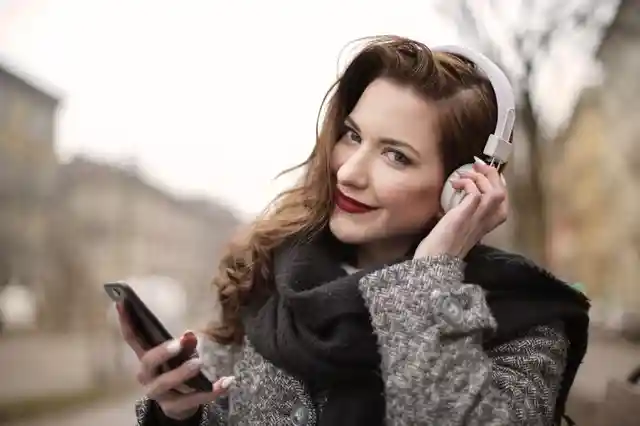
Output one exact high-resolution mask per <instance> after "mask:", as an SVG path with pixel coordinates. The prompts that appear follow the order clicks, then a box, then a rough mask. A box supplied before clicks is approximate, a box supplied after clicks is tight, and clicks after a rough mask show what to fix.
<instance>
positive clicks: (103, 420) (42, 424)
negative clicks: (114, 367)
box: [7, 394, 136, 426]
mask: <svg viewBox="0 0 640 426" xmlns="http://www.w3.org/2000/svg"><path fill="white" fill-rule="evenodd" d="M135 399H136V395H135V394H126V395H122V396H121V397H120V398H114V399H109V400H108V401H104V402H100V403H97V404H93V405H91V406H88V407H85V408H82V409H79V410H75V411H73V412H70V413H64V414H60V415H56V416H50V417H44V418H40V419H36V420H28V421H23V422H14V423H10V424H9V425H7V426H89V425H91V426H134V425H135V415H134V409H133V404H134V401H135Z"/></svg>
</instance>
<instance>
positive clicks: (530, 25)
mask: <svg viewBox="0 0 640 426" xmlns="http://www.w3.org/2000/svg"><path fill="white" fill-rule="evenodd" d="M619 3H620V1H619V0H605V1H603V0H565V1H562V0H544V1H540V0H539V1H535V2H534V1H529V0H504V1H502V0H486V1H483V2H478V1H472V0H443V1H442V2H440V3H438V5H437V8H438V10H439V12H440V13H441V14H443V15H444V16H445V17H446V18H448V19H450V20H452V21H453V22H454V23H455V25H456V27H457V28H458V29H459V33H460V36H461V38H462V39H463V40H464V41H465V43H468V44H470V45H471V46H472V47H475V48H477V49H479V50H480V51H482V52H484V53H485V55H487V56H488V57H490V58H491V59H492V60H493V61H495V62H496V63H497V64H499V65H500V66H501V68H502V69H503V70H505V72H507V73H508V74H509V77H510V79H511V81H512V83H513V84H514V87H515V90H516V96H517V102H518V106H517V108H518V111H517V129H516V132H517V133H516V137H517V138H518V140H517V142H516V143H517V144H518V150H520V147H519V145H520V144H522V145H524V149H522V150H521V151H520V152H521V153H522V156H523V157H524V158H525V159H526V164H527V167H524V168H522V167H519V169H518V170H517V171H515V170H514V168H513V167H511V168H510V170H509V174H510V175H511V176H510V177H509V190H510V197H511V201H512V208H513V212H514V221H515V223H514V227H513V236H512V237H513V244H514V247H515V248H516V250H518V251H521V252H523V253H525V254H527V255H528V256H530V257H531V258H532V259H534V260H536V261H537V262H540V263H546V262H547V261H548V258H547V233H548V220H547V214H548V207H547V202H548V200H547V197H546V192H547V191H546V190H545V187H546V181H545V175H546V174H545V171H546V170H545V163H546V161H545V159H546V158H547V157H546V156H547V152H546V149H547V148H548V147H549V146H550V143H549V142H551V141H552V139H553V137H554V136H555V135H554V134H553V132H549V131H548V127H547V126H545V123H544V120H543V117H542V114H541V109H540V105H539V99H540V96H536V95H537V94H536V90H535V88H536V77H537V75H538V71H539V69H540V67H541V66H542V65H544V63H545V61H548V60H549V58H550V55H551V50H552V48H553V46H554V44H556V43H558V42H559V41H562V40H563V39H566V38H567V37H569V36H571V34H574V33H575V32H577V31H588V32H590V34H593V36H594V37H599V38H601V37H602V33H603V31H604V30H605V29H606V28H607V26H608V25H609V24H610V23H611V21H612V19H613V16H612V15H614V14H615V11H616V10H617V8H618V6H619ZM549 95H551V96H553V94H549ZM520 139H523V140H520Z"/></svg>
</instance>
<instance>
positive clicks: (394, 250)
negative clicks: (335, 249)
mask: <svg viewBox="0 0 640 426" xmlns="http://www.w3.org/2000/svg"><path fill="white" fill-rule="evenodd" d="M411 244H412V241H411V240H410V239H407V238H402V239H394V240H383V241H373V242H370V243H366V244H361V245H359V246H358V248H357V262H358V264H357V265H356V266H357V267H358V268H360V269H366V268H370V267H375V266H379V265H384V264H385V263H389V262H393V261H395V260H397V259H399V258H401V257H402V256H405V255H406V254H407V252H408V251H409V249H410V248H411Z"/></svg>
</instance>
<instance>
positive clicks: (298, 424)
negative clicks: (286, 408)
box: [291, 403, 309, 426]
mask: <svg viewBox="0 0 640 426" xmlns="http://www.w3.org/2000/svg"><path fill="white" fill-rule="evenodd" d="M308 422H309V409H308V408H307V407H305V406H304V405H302V404H301V403H297V404H295V405H294V406H293V410H291V423H293V425H294V426H305V425H306V424H307V423H308Z"/></svg>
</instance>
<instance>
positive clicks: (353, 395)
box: [244, 233, 588, 426]
mask: <svg viewBox="0 0 640 426" xmlns="http://www.w3.org/2000/svg"><path fill="white" fill-rule="evenodd" d="M343 254H344V253H343V252H342V251H341V249H340V247H339V246H338V245H336V244H335V240H333V239H332V238H331V237H329V236H327V235H326V233H325V234H321V235H320V236H318V237H317V238H316V239H315V240H314V241H311V242H305V243H294V244H287V245H283V247H281V248H280V249H279V250H276V252H275V253H274V260H273V277H274V278H273V280H274V282H273V283H272V284H273V288H274V291H272V292H271V293H270V294H268V295H265V297H263V298H256V300H254V302H253V303H252V304H251V305H250V306H247V307H246V310H245V312H244V319H245V330H246V334H247V337H248V339H249V341H250V342H251V344H252V345H253V346H254V347H255V349H256V351H257V352H258V353H260V354H261V355H262V356H263V357H264V358H265V359H267V360H269V361H270V362H271V363H273V364H274V365H275V366H277V367H279V368H282V369H284V370H285V371H287V372H288V373H289V374H292V375H293V376H296V377H297V378H299V379H300V380H301V381H302V382H303V383H304V384H305V385H306V386H307V390H308V391H309V392H310V393H311V395H312V397H313V398H314V399H316V400H318V399H320V400H323V399H324V400H326V403H325V404H324V406H323V409H322V412H321V416H320V419H319V423H318V424H319V426H325V425H331V426H340V425H349V426H358V425H367V426H375V425H383V424H384V406H385V400H384V387H383V382H382V380H381V378H380V361H381V359H380V354H379V352H378V347H377V341H376V336H375V334H374V332H373V329H372V326H371V322H370V316H369V312H368V310H367V308H366V307H365V305H364V301H363V299H362V296H361V294H360V292H359V291H358V288H357V283H358V280H359V279H360V278H361V277H362V276H363V275H365V274H367V273H370V272H372V270H363V271H359V272H357V273H355V274H352V275H348V274H347V273H346V272H345V271H344V270H343V268H342V267H341V264H340V261H341V259H344V256H343ZM402 260H406V259H402ZM465 260H466V261H467V268H466V271H465V281H467V282H472V283H476V284H479V285H481V286H482V287H484V288H485V290H487V302H488V304H489V306H490V308H491V310H492V312H493V315H494V317H495V318H496V321H497V323H498V330H497V333H496V334H495V335H494V336H493V338H492V340H490V341H488V342H486V343H485V349H490V348H491V347H492V346H494V345H497V344H500V343H502V342H504V341H507V340H509V339H510V338H511V337H513V336H514V335H515V334H516V333H518V332H521V331H524V330H527V329H529V328H530V327H532V326H535V325H539V324H546V323H549V322H552V321H556V320H563V321H564V322H565V324H568V325H569V326H568V327H567V330H568V331H567V332H568V334H569V339H570V340H571V343H572V346H571V350H570V355H569V356H570V359H569V364H570V365H569V367H568V368H567V372H566V373H565V383H564V384H563V388H562V391H561V395H560V396H559V398H558V401H557V412H558V416H557V418H558V419H559V418H560V417H559V416H561V415H562V414H563V412H564V402H565V400H566V396H567V393H568V390H569V388H570V387H571V384H572V382H573V378H574V376H575V373H576V371H577V368H578V366H579V364H580V362H581V360H582V357H583V356H584V352H585V349H586V327H587V324H588V316H587V315H586V311H587V309H588V302H587V300H586V298H584V297H583V296H582V294H580V293H578V292H576V291H574V290H573V289H571V288H570V287H569V286H567V285H566V284H564V283H562V282H561V281H559V280H557V279H556V278H555V277H553V276H551V275H550V274H548V273H547V272H545V271H543V270H542V269H540V268H537V267H536V266H535V265H533V264H531V263H530V262H528V261H526V259H524V258H522V257H519V256H515V255H511V254H507V253H504V252H501V251H498V250H496V249H492V248H489V247H486V246H478V247H476V248H474V250H472V251H471V253H469V256H467V258H466V259H465ZM384 266H388V265H384Z"/></svg>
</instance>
